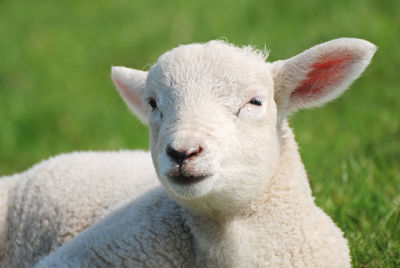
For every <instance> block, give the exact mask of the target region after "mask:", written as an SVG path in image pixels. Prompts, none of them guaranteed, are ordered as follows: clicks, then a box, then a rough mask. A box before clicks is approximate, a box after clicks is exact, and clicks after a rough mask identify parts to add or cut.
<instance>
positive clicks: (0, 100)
mask: <svg viewBox="0 0 400 268" xmlns="http://www.w3.org/2000/svg"><path fill="white" fill-rule="evenodd" d="M0 36H1V41H0V174H2V175H5V174H10V173H13V172H18V171H22V170H24V169H26V168H28V167H29V166H31V165H32V164H34V163H36V162H38V161H40V160H41V159H44V158H47V157H49V156H51V155H55V154H58V153H61V152H69V151H74V150H119V149H122V148H124V149H135V148H148V143H147V135H148V133H147V128H146V127H145V126H143V125H142V124H140V123H139V122H138V121H137V120H136V119H135V118H134V117H133V116H131V115H130V113H129V112H128V110H127V108H126V107H125V105H124V104H123V102H122V100H121V99H120V97H119V96H118V94H117V92H116V91H115V90H114V89H113V85H112V82H111V80H110V74H109V73H110V67H111V66H112V65H126V66H131V67H134V68H139V69H148V68H149V66H151V64H152V63H154V62H155V61H156V60H157V57H158V56H159V55H160V54H161V53H162V52H164V51H166V50H168V49H170V48H172V47H174V46H176V45H178V44H181V43H189V42H194V41H196V42H200V41H207V40H210V39H215V38H221V37H224V38H226V39H228V40H229V41H230V42H233V43H236V44H238V45H244V44H252V45H254V46H256V47H258V48H263V47H264V45H265V46H266V47H267V48H269V49H270V50H271V56H270V60H276V59H280V58H287V57H290V56H292V55H295V54H297V53H299V52H301V51H302V50H304V49H306V48H308V47H310V46H312V45H314V44H317V43H320V42H322V41H327V40H330V39H333V38H337V37H343V36H346V37H359V38H364V39H367V40H369V41H371V42H373V43H375V44H376V45H378V47H379V50H378V52H377V54H376V56H375V58H374V59H373V63H372V65H371V66H370V67H369V68H368V69H367V70H366V72H365V73H364V75H363V77H362V78H361V79H359V80H358V81H356V83H355V84H354V85H353V86H352V87H351V90H350V91H348V92H347V93H346V94H344V96H343V97H342V98H340V99H339V100H337V101H335V102H333V103H330V104H328V105H326V106H325V107H324V108H322V109H320V110H308V111H301V112H299V113H298V114H296V115H294V116H293V117H292V118H291V124H292V126H293V127H294V129H295V132H296V135H297V140H298V142H299V143H300V147H301V148H302V149H301V154H302V157H303V159H304V162H305V165H306V167H307V170H308V173H309V176H310V180H311V184H312V188H313V191H314V194H315V196H316V201H317V203H318V204H319V205H320V206H321V207H323V209H324V210H325V211H327V212H328V213H329V215H331V216H332V217H333V218H334V220H335V221H336V222H337V223H338V224H339V226H340V227H341V228H342V230H344V232H345V234H346V236H347V238H348V239H349V242H350V246H351V251H352V256H353V264H354V266H355V267H400V172H399V169H400V142H399V138H400V107H399V105H400V75H399V74H400V73H399V72H400V49H399V46H400V1H398V0H383V1H373V0H355V1H347V0H337V1H329V0H303V1H294V0H293V1H262V0H259V1H255V0H247V1H245V0H242V1H228V0H223V1H183V0H181V1H180V0H174V1H161V0H160V1H153V0H149V1H136V0H129V1H128V0H118V1H105V0H97V1H77V0H68V1H66V0H59V1H49V0H36V1H21V0H13V1H11V0H4V1H2V3H1V8H0Z"/></svg>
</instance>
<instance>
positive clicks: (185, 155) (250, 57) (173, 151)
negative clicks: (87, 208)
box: [112, 39, 375, 212]
mask: <svg viewBox="0 0 400 268" xmlns="http://www.w3.org/2000/svg"><path fill="white" fill-rule="evenodd" d="M374 51H375V46H374V45H372V44H371V43H369V42H367V41H363V40H359V39H337V40H333V41H330V42H327V43H325V44H321V45H318V46H315V47H313V48H311V49H309V50H307V51H305V52H303V53H301V54H299V55H297V56H295V57H293V58H290V59H288V60H284V61H277V62H274V63H267V62H265V58H266V55H265V54H263V53H260V52H258V51H256V50H254V49H251V48H250V47H245V48H238V47H235V46H232V45H229V44H226V43H224V42H222V41H212V42H209V43H205V44H191V45H184V46H180V47H178V48H175V49H173V50H171V51H169V52H167V53H165V54H164V55H162V56H161V57H160V58H159V60H158V62H157V63H156V64H155V65H154V66H153V67H152V68H151V70H150V71H149V72H143V71H137V70H133V69H129V68H125V67H114V68H113V70H112V78H113V80H114V82H115V84H116V86H117V88H118V89H119V91H120V93H121V95H122V97H123V98H124V100H125V101H126V102H127V104H128V106H129V107H130V108H131V109H132V111H133V112H134V113H135V114H137V116H138V117H139V118H140V119H141V120H142V121H143V122H145V123H148V124H149V126H150V136H151V138H150V145H151V152H152V157H153V162H154V165H155V168H156V171H157V173H158V176H159V179H160V181H161V183H162V184H163V185H164V187H165V188H166V189H167V191H168V192H170V193H171V194H172V195H173V196H174V197H175V198H177V199H178V200H180V201H181V202H183V203H186V204H188V205H191V206H197V207H201V208H202V209H217V210H223V211H226V212H230V211H232V210H233V211H234V210H236V209H237V208H238V207H240V206H243V205H245V204H247V203H248V202H250V201H251V200H253V199H254V198H256V197H257V196H258V195H259V194H260V193H262V192H264V191H265V188H266V187H267V185H268V183H269V181H270V179H271V177H272V176H273V174H274V172H275V171H276V169H277V168H278V160H279V156H280V149H281V148H280V146H281V142H280V138H281V137H280V134H279V133H280V132H279V127H280V124H281V122H282V119H283V118H285V117H286V116H287V115H288V114H289V113H292V112H294V111H296V110H297V109H299V108H302V107H313V106H317V105H321V104H323V103H325V102H327V101H329V100H331V99H333V98H335V97H337V96H338V95H339V94H340V93H341V92H343V91H344V90H345V89H346V88H347V87H348V86H349V85H350V83H351V82H352V81H353V80H354V79H356V78H357V77H358V76H359V75H360V73H361V72H362V71H363V70H364V69H365V67H366V66H367V65H368V63H369V61H370V59H371V57H372V55H373V53H374Z"/></svg>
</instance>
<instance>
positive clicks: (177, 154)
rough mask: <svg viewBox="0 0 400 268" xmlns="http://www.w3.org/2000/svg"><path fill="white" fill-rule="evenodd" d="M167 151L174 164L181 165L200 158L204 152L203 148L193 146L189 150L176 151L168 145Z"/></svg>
mask: <svg viewBox="0 0 400 268" xmlns="http://www.w3.org/2000/svg"><path fill="white" fill-rule="evenodd" d="M166 151H167V154H168V156H169V157H170V158H171V159H172V160H173V161H174V162H176V163H178V164H180V165H181V164H182V163H183V162H184V161H185V160H187V159H189V158H194V157H196V156H198V155H199V154H200V153H201V152H202V151H203V148H202V147H201V146H193V147H191V148H188V149H181V150H176V149H174V148H172V147H171V146H170V145H168V146H167V150H166Z"/></svg>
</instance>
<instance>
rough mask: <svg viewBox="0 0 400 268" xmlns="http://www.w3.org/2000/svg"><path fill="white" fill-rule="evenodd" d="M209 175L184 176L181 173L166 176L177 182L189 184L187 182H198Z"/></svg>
mask: <svg viewBox="0 0 400 268" xmlns="http://www.w3.org/2000/svg"><path fill="white" fill-rule="evenodd" d="M208 177H209V175H199V176H185V175H183V174H180V175H176V176H171V175H170V176H168V178H169V179H170V180H171V181H173V182H175V183H177V184H183V185H189V184H195V183H198V182H200V181H202V180H204V179H206V178H208Z"/></svg>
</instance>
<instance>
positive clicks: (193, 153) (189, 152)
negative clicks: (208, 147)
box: [186, 146, 203, 158]
mask: <svg viewBox="0 0 400 268" xmlns="http://www.w3.org/2000/svg"><path fill="white" fill-rule="evenodd" d="M202 151H203V147H201V146H197V147H192V148H190V149H189V150H187V151H186V156H187V158H190V157H194V156H196V155H198V154H200V153H201V152H202Z"/></svg>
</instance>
